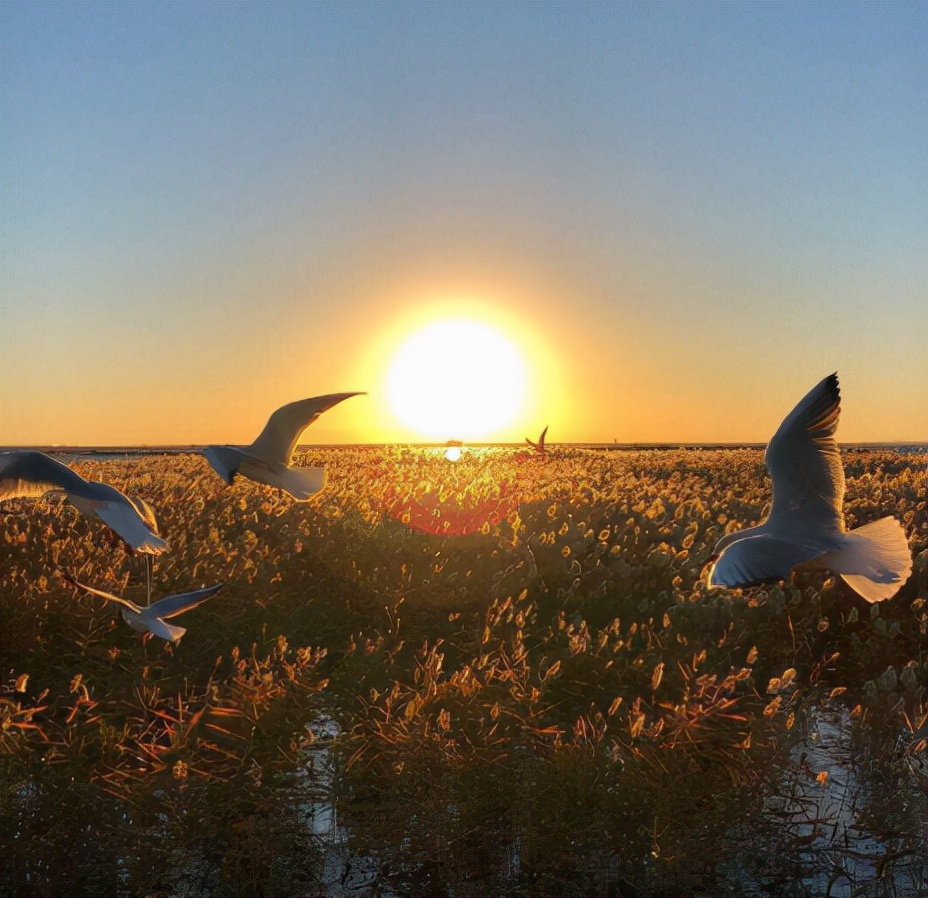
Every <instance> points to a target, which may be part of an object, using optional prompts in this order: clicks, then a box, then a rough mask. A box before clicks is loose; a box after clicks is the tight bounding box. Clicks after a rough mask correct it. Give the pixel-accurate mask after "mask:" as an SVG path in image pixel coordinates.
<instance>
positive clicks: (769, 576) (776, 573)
mask: <svg viewBox="0 0 928 898" xmlns="http://www.w3.org/2000/svg"><path fill="white" fill-rule="evenodd" d="M821 554H822V550H821V549H812V548H809V547H808V546H801V545H799V544H798V543H793V542H790V541H789V540H785V539H777V538H776V537H774V536H769V535H762V536H749V537H746V538H745V539H739V540H738V541H737V542H735V543H732V544H731V545H730V546H729V547H728V548H727V549H726V550H725V551H724V552H722V554H721V556H720V557H719V560H718V561H717V562H716V563H715V566H714V567H713V568H712V570H711V571H709V578H708V581H707V585H708V586H709V587H710V588H711V587H713V586H729V587H735V586H750V585H751V584H753V583H763V582H764V581H766V580H785V579H786V578H787V577H789V572H790V571H791V570H792V569H793V568H794V567H795V566H796V565H797V564H801V563H802V562H803V561H810V560H811V559H813V558H815V557H817V556H818V555H821Z"/></svg>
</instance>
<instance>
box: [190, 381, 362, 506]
mask: <svg viewBox="0 0 928 898" xmlns="http://www.w3.org/2000/svg"><path fill="white" fill-rule="evenodd" d="M363 395H364V394H363V393H330V394H329V395H327V396H314V397H313V398H311V399H300V400H298V401H297V402H291V403H289V404H288V405H284V406H282V407H281V408H279V409H277V411H276V412H274V414H272V415H271V417H270V418H269V419H268V422H267V424H266V425H265V426H264V430H262V431H261V433H260V434H259V436H258V438H257V439H256V440H255V441H254V442H253V443H252V444H251V445H250V446H207V447H206V448H205V449H204V450H203V455H204V456H206V460H207V461H208V462H209V463H210V465H212V467H213V470H214V471H215V472H216V473H217V474H218V475H219V476H220V477H221V478H222V479H223V480H225V482H226V483H228V484H229V485H231V484H232V481H233V480H234V479H235V475H236V474H240V475H241V476H242V477H248V478H249V479H251V480H254V481H256V482H257V483H266V484H267V485H268V486H275V487H277V488H278V489H281V490H283V491H284V492H286V493H289V495H291V496H293V498H294V499H297V500H304V499H308V498H309V497H310V496H312V495H313V494H314V493H318V492H319V491H320V490H321V489H322V488H323V487H324V486H325V468H324V467H305V468H295V467H293V466H291V464H290V462H291V460H292V459H293V452H294V450H295V449H296V446H297V440H299V438H300V434H302V433H303V431H304V430H306V428H307V427H309V425H310V424H312V423H313V421H315V420H316V419H317V418H318V417H319V416H320V415H321V414H322V413H323V412H324V411H327V410H328V409H330V408H332V406H333V405H337V404H338V403H339V402H342V401H343V400H345V399H350V398H351V397H352V396H363Z"/></svg>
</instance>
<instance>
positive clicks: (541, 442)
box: [525, 425, 548, 455]
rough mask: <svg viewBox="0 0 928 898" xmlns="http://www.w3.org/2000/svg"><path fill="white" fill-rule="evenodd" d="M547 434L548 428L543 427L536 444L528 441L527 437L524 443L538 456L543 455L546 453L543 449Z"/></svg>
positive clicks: (533, 441)
mask: <svg viewBox="0 0 928 898" xmlns="http://www.w3.org/2000/svg"><path fill="white" fill-rule="evenodd" d="M547 433H548V427H547V425H545V429H544V430H543V431H542V432H541V436H540V437H538V442H537V443H536V442H535V440H530V439H529V438H528V437H526V438H525V442H526V443H528V444H529V446H531V447H532V448H533V449H534V450H535V451H536V452H537V453H538V454H539V455H544V454H545V452H546V451H547V450H546V449H545V436H546V435H547Z"/></svg>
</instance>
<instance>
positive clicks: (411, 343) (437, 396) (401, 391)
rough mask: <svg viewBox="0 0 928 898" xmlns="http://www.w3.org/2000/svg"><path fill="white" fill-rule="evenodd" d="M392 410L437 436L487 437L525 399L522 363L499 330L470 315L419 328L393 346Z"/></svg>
mask: <svg viewBox="0 0 928 898" xmlns="http://www.w3.org/2000/svg"><path fill="white" fill-rule="evenodd" d="M387 377H388V380H387V390H388V395H389V399H390V406H391V408H392V409H393V412H394V414H395V415H396V416H397V417H398V418H399V419H400V420H401V421H402V422H403V424H405V425H406V426H407V427H409V428H410V429H412V430H415V431H416V432H417V433H420V434H422V435H423V436H425V437H429V438H432V439H436V440H445V439H452V438H453V439H458V440H474V439H486V438H488V437H490V436H492V435H493V434H495V433H496V432H497V431H499V430H500V429H501V428H503V427H505V426H506V425H507V424H509V423H510V422H511V421H512V420H513V418H515V416H516V415H517V414H518V412H519V411H520V409H521V407H522V404H523V402H524V401H525V392H526V373H525V363H524V362H523V361H522V358H521V356H520V355H519V353H518V351H517V350H516V348H515V347H514V346H513V345H512V343H510V342H509V340H508V339H506V337H504V336H503V335H502V334H501V333H500V332H499V331H497V330H495V329H494V328H492V327H489V326H488V325H486V324H481V323H480V322H477V321H473V320H469V319H449V320H446V321H439V322H436V323H434V324H430V325H428V326H427V327H424V328H422V329H421V330H419V331H417V332H416V333H415V334H413V335H412V336H411V337H410V338H409V339H408V340H407V341H406V342H405V343H404V344H403V345H402V346H401V347H400V348H399V350H398V351H397V353H396V355H395V356H394V358H393V361H392V363H391V364H390V370H389V373H388V375H387Z"/></svg>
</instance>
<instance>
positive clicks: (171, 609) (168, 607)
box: [143, 583, 225, 620]
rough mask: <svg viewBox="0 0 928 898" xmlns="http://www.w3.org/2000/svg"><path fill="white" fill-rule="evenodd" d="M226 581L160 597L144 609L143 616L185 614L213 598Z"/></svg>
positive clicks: (147, 617) (164, 617)
mask: <svg viewBox="0 0 928 898" xmlns="http://www.w3.org/2000/svg"><path fill="white" fill-rule="evenodd" d="M223 586H225V583H217V584H216V585H215V586H207V587H205V588H203V589H197V590H195V591H194V592H182V593H179V594H178V595H176V596H166V597H165V598H163V599H158V601H157V602H153V603H152V604H151V605H149V606H148V607H147V608H145V609H144V610H143V616H144V617H145V618H146V619H150V618H153V617H159V618H161V619H162V620H164V619H166V618H170V617H176V616H177V615H178V614H183V613H184V612H185V611H189V610H190V609H191V608H196V607H197V605H202V604H203V603H204V602H205V601H206V600H207V599H211V598H212V597H213V596H214V595H216V593H217V592H219V590H220V589H222V587H223Z"/></svg>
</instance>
